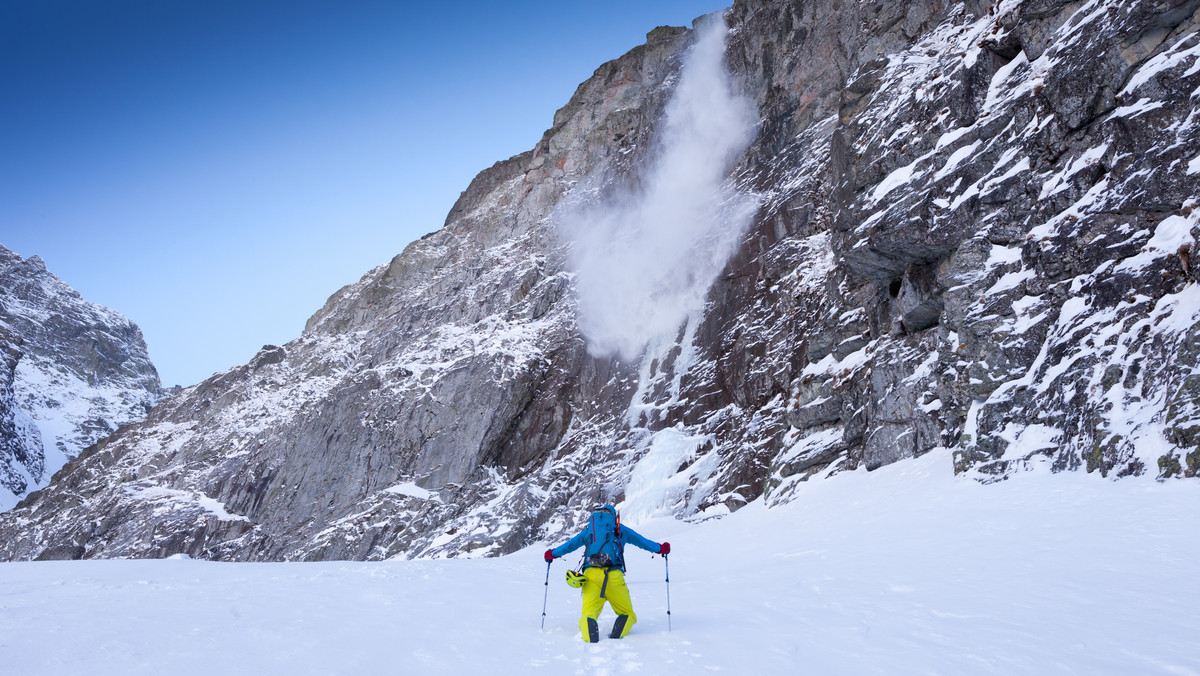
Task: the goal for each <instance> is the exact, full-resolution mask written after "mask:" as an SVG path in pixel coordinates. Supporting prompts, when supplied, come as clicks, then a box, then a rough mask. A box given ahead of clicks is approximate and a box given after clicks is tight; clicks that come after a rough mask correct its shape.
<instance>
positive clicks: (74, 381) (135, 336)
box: [0, 246, 161, 510]
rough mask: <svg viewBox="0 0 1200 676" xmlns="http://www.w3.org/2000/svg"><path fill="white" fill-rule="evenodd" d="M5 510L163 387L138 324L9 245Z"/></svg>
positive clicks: (1, 429) (4, 278) (1, 253)
mask: <svg viewBox="0 0 1200 676" xmlns="http://www.w3.org/2000/svg"><path fill="white" fill-rule="evenodd" d="M0 339H2V340H3V344H4V349H5V362H4V368H3V370H0V379H3V380H6V381H7V387H6V388H4V390H3V391H0V510H4V509H9V508H11V507H12V506H13V505H15V504H16V503H17V501H18V500H19V499H21V498H22V497H24V496H25V494H26V493H28V492H31V491H33V490H36V489H38V488H40V487H42V486H45V485H46V484H48V483H49V481H50V477H51V476H52V475H53V474H54V473H55V472H57V471H58V470H59V468H61V467H62V466H63V465H64V464H66V462H67V460H68V459H70V458H74V457H75V456H77V455H78V454H79V452H80V451H81V450H83V449H84V448H86V447H88V446H90V445H91V444H93V443H95V442H96V441H98V440H99V439H101V438H103V437H106V436H108V435H109V434H110V433H112V432H113V431H114V430H116V429H117V427H119V426H121V425H124V424H126V423H129V422H133V421H137V420H141V419H142V418H144V417H145V415H146V412H147V411H148V410H149V409H150V407H151V406H153V405H154V403H155V401H156V400H157V398H158V396H159V394H160V391H161V388H160V384H159V379H158V372H157V371H156V370H155V369H154V365H153V364H152V363H150V357H149V356H148V355H147V352H146V343H145V341H144V340H143V339H142V332H141V330H139V329H138V327H137V326H136V325H135V324H134V323H133V322H130V321H129V320H128V319H126V318H125V317H124V316H122V315H120V314H119V313H117V312H114V311H113V310H110V309H108V308H106V307H103V306H101V305H97V304H95V303H89V302H87V301H85V300H84V299H83V298H82V297H81V296H80V295H79V293H78V292H77V291H75V290H74V289H72V288H71V287H69V286H67V285H66V284H65V283H64V282H63V281H62V280H61V279H59V278H58V277H57V276H56V275H54V274H53V273H51V272H49V271H48V270H47V269H46V265H45V263H44V262H43V261H42V259H41V258H39V257H37V256H31V257H29V258H28V259H22V258H21V257H20V256H18V255H17V254H15V253H13V252H12V251H9V250H8V249H6V248H4V247H3V246H0Z"/></svg>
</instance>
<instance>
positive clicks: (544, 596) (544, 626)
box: [542, 561, 670, 631]
mask: <svg viewBox="0 0 1200 676" xmlns="http://www.w3.org/2000/svg"><path fill="white" fill-rule="evenodd" d="M549 598H550V562H549V561H547V562H546V593H545V594H543V595H542V630H543V631H544V630H545V629H546V600H547V599H549ZM668 603H670V602H669V601H668ZM667 614H668V615H669V614H670V611H667Z"/></svg>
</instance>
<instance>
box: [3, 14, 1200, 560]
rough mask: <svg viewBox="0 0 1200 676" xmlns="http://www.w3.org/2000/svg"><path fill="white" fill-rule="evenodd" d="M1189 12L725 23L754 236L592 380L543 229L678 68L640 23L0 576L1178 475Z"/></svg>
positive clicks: (186, 397) (408, 552)
mask: <svg viewBox="0 0 1200 676" xmlns="http://www.w3.org/2000/svg"><path fill="white" fill-rule="evenodd" d="M1196 5H1197V3H1196V2H1192V1H1181V0H1163V1H1160V2H1147V3H1131V2H1121V1H1118V0H1098V1H1097V2H1094V3H1087V4H1086V5H1081V4H1080V3H1076V2H1066V1H1061V2H1060V1H1050V0H1026V1H1024V2H1022V1H1021V0H1004V1H1002V2H992V1H990V0H972V1H970V2H966V3H949V2H941V1H937V0H924V1H919V2H910V3H849V4H847V3H842V2H837V1H835V0H815V1H814V2H806V3H789V2H779V1H777V0H743V1H739V2H737V3H736V4H735V5H734V6H733V8H732V9H730V10H729V11H728V12H727V13H726V19H727V21H728V23H729V25H730V27H731V32H730V41H729V44H728V50H727V57H728V60H729V64H730V66H731V68H732V70H733V72H734V73H735V75H736V76H737V77H738V78H740V81H741V83H742V86H743V87H744V89H745V91H746V92H747V93H748V94H749V96H751V97H752V98H753V99H754V101H755V102H756V104H757V106H758V110H759V112H760V114H761V117H762V125H761V128H760V129H759V134H758V137H757V139H756V140H755V141H754V143H753V144H752V145H751V146H750V148H749V149H748V150H747V151H746V152H745V153H744V155H743V156H742V157H741V158H740V160H739V163H738V164H737V166H736V167H735V169H734V171H733V172H732V175H731V177H732V179H733V180H734V181H735V182H736V183H737V185H738V186H740V187H741V188H742V189H744V190H750V191H753V192H755V193H756V194H757V195H758V197H759V198H760V200H761V202H760V204H761V206H760V209H759V212H758V214H757V215H756V217H755V219H754V222H753V224H752V226H751V228H750V230H749V232H747V234H746V235H745V237H744V238H743V241H742V244H741V247H740V249H739V251H738V253H737V254H736V255H735V256H734V258H733V259H732V260H731V261H730V262H729V263H728V265H727V267H726V269H725V271H724V274H723V275H722V276H721V277H720V278H719V279H718V280H717V282H716V283H715V284H714V285H713V287H712V288H711V289H710V291H709V294H708V304H707V306H706V307H705V310H704V312H703V314H702V315H699V316H696V317H693V318H692V319H690V320H689V321H688V322H687V323H686V324H685V325H684V326H683V327H681V329H680V330H679V332H678V334H677V335H675V336H665V337H663V339H662V340H660V341H658V342H656V343H653V344H652V345H651V346H649V347H648V348H647V350H646V353H645V354H644V355H643V357H642V358H641V359H640V360H638V361H637V362H636V363H626V362H622V361H620V360H617V359H602V358H597V357H594V356H591V355H589V354H588V352H587V350H586V347H585V344H584V341H583V337H582V336H581V335H580V333H579V331H578V329H577V328H576V325H575V305H574V302H575V301H574V297H573V296H572V286H571V282H572V277H571V274H570V272H569V271H568V270H567V268H566V267H565V266H566V260H567V259H566V255H565V245H564V243H563V242H562V241H561V240H560V239H559V238H558V236H557V234H556V232H555V230H554V227H553V221H554V215H555V214H556V213H557V212H556V208H557V207H558V205H559V204H560V203H563V201H564V200H583V201H586V200H589V199H600V198H601V197H603V196H605V195H608V194H612V193H614V192H615V191H618V190H619V189H624V188H627V187H629V186H631V185H633V186H636V184H637V181H638V173H637V172H638V170H639V168H641V167H642V166H644V165H645V163H646V161H647V159H648V158H649V157H651V156H652V154H653V146H654V138H655V130H656V122H657V121H658V120H659V118H660V116H661V113H662V111H663V109H664V105H665V102H666V100H667V98H668V97H669V96H670V93H671V90H672V87H673V85H674V83H675V82H676V81H677V79H678V71H679V68H680V63H681V54H682V51H683V50H684V49H686V47H687V45H689V44H690V42H691V40H692V34H691V32H690V31H686V30H684V29H657V30H655V31H654V32H652V33H651V34H650V35H649V36H648V42H647V44H646V45H644V46H641V47H638V48H636V49H634V50H633V51H631V52H630V53H629V54H627V55H625V56H623V57H621V58H620V59H617V60H616V61H613V62H611V63H608V64H605V65H603V66H601V67H600V68H599V69H597V71H596V73H595V75H594V76H593V77H592V78H590V79H589V80H588V81H587V82H585V83H584V84H582V85H581V86H580V88H579V89H578V91H577V92H576V93H575V96H574V97H572V100H571V101H570V102H569V103H568V104H567V106H565V107H564V108H563V109H562V110H560V111H558V113H557V114H556V115H555V117H554V126H553V127H552V128H551V129H550V130H549V131H547V132H546V135H545V136H544V137H543V139H542V140H541V141H540V142H539V143H538V144H537V146H536V147H535V148H534V149H533V150H531V151H529V152H527V153H523V154H521V155H517V156H516V157H513V158H511V159H509V160H506V161H503V162H499V163H497V164H496V165H495V166H493V167H492V168H490V169H488V170H486V171H484V172H482V173H481V174H480V175H479V176H478V177H477V178H476V179H475V180H474V181H473V182H472V183H471V185H470V186H469V187H468V188H467V190H466V191H465V192H464V193H463V195H462V197H461V198H460V200H459V201H458V203H457V204H456V205H455V206H454V208H453V209H452V210H451V212H450V215H449V217H448V219H447V222H446V225H445V227H443V229H442V230H439V231H438V232H436V233H433V234H431V235H429V236H427V237H425V238H423V239H421V240H420V241H418V242H414V243H413V244H412V245H410V246H409V247H408V248H407V249H406V250H405V251H404V253H402V254H401V255H400V256H397V257H396V258H395V259H394V260H393V261H392V262H391V263H389V264H387V265H384V266H380V267H379V268H377V269H375V270H372V271H371V272H369V273H368V274H367V275H366V276H365V277H363V279H362V280H360V281H359V282H358V283H356V284H354V285H351V286H349V287H347V288H345V289H342V290H341V291H339V292H338V293H337V294H335V295H334V296H333V297H332V298H330V300H329V302H328V303H326V305H325V307H323V308H322V309H321V310H320V311H318V312H317V313H316V314H315V315H314V316H313V318H312V319H311V320H310V321H309V322H308V324H307V326H306V329H305V332H304V334H303V335H302V336H301V337H300V338H298V339H297V340H295V341H292V342H291V343H289V344H287V345H284V346H282V347H280V348H268V349H265V350H264V352H262V353H260V355H259V356H258V357H256V358H255V360H254V361H253V362H252V363H251V364H249V365H246V366H241V367H237V368H234V369H231V370H230V371H228V372H226V373H224V374H219V375H217V376H215V377H214V378H212V379H210V380H208V381H206V382H205V383H201V384H200V385H197V386H195V387H192V388H188V389H187V390H185V391H183V392H182V393H180V394H179V395H177V396H175V397H173V398H171V399H170V400H168V401H166V402H164V403H163V404H161V405H159V406H158V407H157V408H156V409H155V410H154V411H153V412H152V413H151V415H150V416H149V418H148V419H147V420H146V421H145V422H144V423H141V424H138V425H133V426H129V427H126V428H123V429H122V430H121V431H120V432H118V434H117V435H115V436H113V437H110V438H108V439H106V440H105V441H103V442H101V443H99V444H97V445H96V446H93V447H92V448H91V449H89V451H88V452H86V453H84V454H83V455H81V456H80V458H79V459H77V460H76V461H74V462H73V463H72V464H71V465H70V466H69V467H68V468H67V470H65V471H64V472H62V473H60V475H59V477H58V478H57V479H56V480H55V482H54V483H53V484H52V485H51V486H50V487H49V488H48V489H46V490H44V491H42V492H40V493H37V494H35V495H34V496H32V497H31V498H29V499H28V500H27V504H26V506H25V507H24V508H22V509H19V510H17V511H16V512H14V513H12V514H9V515H2V516H0V534H2V535H3V537H0V556H3V557H4V558H10V559H29V558H34V557H37V556H39V555H41V554H42V553H43V552H47V551H49V552H52V553H56V552H60V551H66V550H59V549H53V548H55V547H63V546H76V545H77V546H82V547H83V548H84V551H83V554H82V555H83V556H85V557H103V556H164V555H169V554H172V553H175V552H186V553H188V554H190V555H192V556H202V557H206V558H215V559H257V560H262V559H276V560H277V559H328V558H356V559H378V558H386V557H393V556H403V557H412V556H443V555H463V556H468V555H469V556H484V555H494V554H500V553H505V552H509V551H514V550H516V549H518V548H520V547H522V546H525V545H528V544H530V543H532V542H535V541H537V540H539V539H553V538H556V537H558V536H560V535H562V534H563V533H565V532H567V531H569V530H571V529H572V528H573V527H574V525H575V522H576V521H577V520H578V519H579V518H580V516H581V514H583V513H584V511H585V510H586V509H587V508H588V507H590V506H592V505H593V504H594V503H595V502H596V501H600V500H603V501H612V502H618V503H621V504H623V505H624V506H626V508H628V509H630V510H632V511H633V512H634V513H639V512H640V513H643V514H644V513H663V512H666V513H673V514H675V515H677V516H679V517H683V518H708V517H710V516H713V515H719V514H723V513H728V512H729V511H731V510H733V509H737V508H738V507H739V506H740V505H742V504H745V503H746V502H747V501H750V500H753V499H755V498H757V497H759V496H762V495H767V501H768V504H775V503H778V502H782V501H786V500H788V499H789V496H790V495H791V492H792V490H793V489H794V487H795V486H796V484H797V483H798V482H800V481H803V480H806V479H808V478H810V477H813V476H817V475H818V474H820V475H828V474H831V473H836V472H838V471H842V470H845V469H852V468H856V467H865V468H868V469H871V468H875V467H878V466H881V465H883V464H886V463H889V462H894V461H896V460H899V459H901V458H906V457H912V456H916V455H920V454H922V453H925V452H927V451H929V450H930V449H931V448H934V447H936V446H939V445H940V446H947V447H952V448H955V449H957V451H956V455H955V462H954V467H947V468H946V471H947V472H950V471H956V472H961V473H965V474H968V475H969V476H972V477H975V478H978V479H980V480H983V481H992V480H998V479H1002V478H1004V477H1006V476H1008V475H1009V474H1011V473H1012V472H1015V471H1019V470H1021V469H1023V468H1026V467H1031V466H1033V465H1036V464H1046V465H1048V466H1049V467H1051V468H1052V469H1054V470H1072V469H1077V470H1079V471H1093V472H1100V473H1102V474H1104V475H1106V476H1112V477H1118V476H1128V475H1143V476H1161V477H1162V478H1163V479H1166V478H1168V477H1180V476H1183V477H1186V476H1194V475H1195V474H1196V473H1197V471H1198V470H1200V459H1198V458H1200V451H1197V449H1196V447H1195V444H1196V437H1197V429H1200V428H1197V427H1196V425H1195V424H1194V421H1195V420H1200V410H1198V408H1200V402H1198V397H1197V387H1196V382H1195V380H1196V379H1195V376H1194V372H1195V371H1196V369H1197V366H1198V365H1197V359H1198V358H1200V354H1197V348H1196V345H1197V344H1200V340H1198V336H1197V333H1196V331H1197V329H1196V326H1197V325H1198V324H1200V284H1198V283H1197V281H1198V279H1200V278H1198V276H1197V274H1198V273H1197V270H1196V266H1195V265H1194V263H1193V260H1192V259H1193V253H1192V252H1194V251H1195V249H1196V238H1197V236H1200V220H1198V219H1200V213H1197V211H1196V209H1195V207H1196V203H1197V198H1198V196H1197V194H1196V193H1197V179H1196V175H1198V174H1200V124H1197V123H1196V121H1195V120H1196V119H1197V117H1198V116H1197V115H1195V112H1196V100H1195V99H1194V98H1193V97H1192V93H1193V92H1195V91H1196V90H1197V88H1198V87H1200V36H1198V35H1197V22H1196V16H1195V10H1196ZM646 485H653V486H655V487H656V493H655V500H656V502H654V503H653V504H650V503H648V502H646V500H647V498H646V495H647V492H646V491H645V490H644V486H646ZM97 515H102V516H99V517H98V516H97ZM70 551H71V552H72V553H74V552H75V550H70Z"/></svg>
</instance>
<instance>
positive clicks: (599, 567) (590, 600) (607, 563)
mask: <svg viewBox="0 0 1200 676" xmlns="http://www.w3.org/2000/svg"><path fill="white" fill-rule="evenodd" d="M626 542H628V543H629V544H631V545H634V546H636V547H641V548H642V549H644V550H646V551H648V552H650V553H651V554H662V555H663V556H664V557H665V556H666V555H667V554H670V553H671V543H669V542H664V543H662V544H659V543H657V542H653V541H651V540H647V539H646V538H644V537H642V536H641V535H639V534H638V533H637V532H636V531H635V530H633V529H632V528H630V527H628V526H622V525H621V517H620V515H619V514H617V510H616V508H615V507H613V506H612V505H604V506H603V507H598V508H596V509H595V510H594V511H593V512H592V517H591V519H589V521H588V525H587V527H586V528H584V529H583V531H582V532H581V533H579V535H576V536H575V537H573V538H571V539H570V540H568V541H567V542H566V544H563V545H560V546H558V547H555V548H554V549H547V550H546V562H547V563H549V562H550V561H553V560H554V559H556V558H558V557H560V556H562V555H563V554H568V553H570V552H573V551H575V550H576V549H579V548H580V547H583V546H584V545H586V546H587V549H586V550H584V555H583V556H584V559H583V570H582V571H581V572H580V573H575V572H574V571H572V572H569V573H567V579H568V581H571V580H572V576H574V579H575V580H576V581H575V582H570V583H571V586H580V587H582V589H583V612H582V616H581V617H580V618H579V631H580V632H581V633H582V634H583V640H585V641H587V642H589V643H598V642H599V641H600V625H599V623H598V622H597V621H596V618H598V617H599V616H600V611H601V610H603V609H604V602H605V601H608V603H609V605H611V606H612V609H613V612H615V613H616V614H617V620H616V622H614V623H613V628H612V632H611V633H609V635H608V637H609V638H624V637H625V635H626V634H628V633H629V630H630V629H632V628H633V625H634V623H635V622H637V615H635V614H634V613H633V603H632V602H631V601H630V599H629V588H628V587H626V586H625V543H626ZM579 583H582V584H579Z"/></svg>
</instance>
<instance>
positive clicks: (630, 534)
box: [621, 526, 671, 554]
mask: <svg viewBox="0 0 1200 676" xmlns="http://www.w3.org/2000/svg"><path fill="white" fill-rule="evenodd" d="M621 537H622V538H624V540H625V541H626V542H628V543H629V544H631V545H633V546H634V547H639V548H641V549H644V550H646V551H648V552H650V553H651V554H666V553H667V552H669V551H671V545H669V544H667V543H665V542H663V543H661V544H660V543H658V542H655V541H653V540H647V539H646V538H644V537H642V535H641V533H638V532H637V531H636V530H634V529H632V528H630V527H629V526H621ZM664 550H665V551H664Z"/></svg>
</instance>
